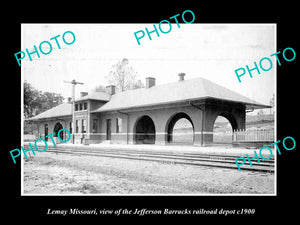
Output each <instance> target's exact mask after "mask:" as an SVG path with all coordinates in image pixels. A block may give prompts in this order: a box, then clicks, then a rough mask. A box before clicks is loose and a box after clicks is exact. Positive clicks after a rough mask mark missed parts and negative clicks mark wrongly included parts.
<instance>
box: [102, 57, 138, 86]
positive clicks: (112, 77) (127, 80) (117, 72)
mask: <svg viewBox="0 0 300 225" xmlns="http://www.w3.org/2000/svg"><path fill="white" fill-rule="evenodd" d="M136 74H137V72H136V71H135V70H134V69H133V67H132V66H130V65H129V61H128V59H126V58H123V59H122V60H121V61H119V62H118V63H117V64H116V65H113V66H112V67H111V71H110V72H109V75H108V76H106V77H105V78H106V79H107V80H108V82H109V84H113V85H116V88H117V91H126V90H130V89H137V88H141V87H143V86H144V85H143V84H142V82H141V81H140V80H138V81H136Z"/></svg>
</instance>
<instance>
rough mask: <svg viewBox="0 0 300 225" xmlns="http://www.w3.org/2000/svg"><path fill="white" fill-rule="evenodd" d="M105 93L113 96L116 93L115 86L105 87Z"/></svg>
mask: <svg viewBox="0 0 300 225" xmlns="http://www.w3.org/2000/svg"><path fill="white" fill-rule="evenodd" d="M106 93H107V94H110V95H114V94H115V93H116V86H115V85H108V86H106Z"/></svg>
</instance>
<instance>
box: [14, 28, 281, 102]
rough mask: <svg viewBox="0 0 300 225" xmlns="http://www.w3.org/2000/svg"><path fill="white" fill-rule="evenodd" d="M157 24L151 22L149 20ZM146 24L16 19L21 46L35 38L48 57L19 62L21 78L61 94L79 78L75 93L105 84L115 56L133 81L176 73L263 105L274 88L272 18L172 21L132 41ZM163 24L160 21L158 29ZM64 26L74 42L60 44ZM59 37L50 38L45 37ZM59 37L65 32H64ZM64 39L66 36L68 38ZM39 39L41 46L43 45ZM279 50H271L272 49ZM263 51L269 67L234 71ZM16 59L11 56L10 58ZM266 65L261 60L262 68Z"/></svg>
mask: <svg viewBox="0 0 300 225" xmlns="http://www.w3.org/2000/svg"><path fill="white" fill-rule="evenodd" d="M156 26H157V27H158V24H156ZM145 27H147V28H148V30H150V31H151V30H153V24H150V23H149V24H142V23H139V24H112V23H111V24H22V26H21V35H22V37H21V49H20V51H24V52H25V49H28V51H29V52H32V51H33V45H35V46H36V47H37V48H38V46H39V44H40V43H41V42H42V41H49V42H50V43H51V44H52V47H53V50H52V52H51V53H50V54H48V55H43V54H41V53H40V58H38V57H37V56H36V54H33V55H32V58H33V61H30V60H29V58H28V56H26V58H25V59H23V60H22V62H21V63H22V66H21V74H22V80H23V81H24V80H26V81H28V82H29V83H31V84H32V85H33V86H34V87H35V88H36V89H38V90H41V91H43V92H45V91H49V92H56V93H61V94H62V95H63V96H64V97H65V99H66V98H67V97H70V96H71V90H72V89H71V85H70V84H67V83H65V82H64V81H71V80H73V79H75V80H76V81H79V82H83V83H84V85H77V86H76V96H77V97H78V96H79V93H80V92H81V91H88V92H89V91H91V90H92V89H93V88H95V87H96V86H98V85H103V86H106V85H108V83H107V80H106V79H105V76H107V75H108V74H109V71H110V69H111V66H112V65H115V64H116V63H117V62H118V61H120V60H122V59H123V58H127V59H128V60H129V65H131V66H132V67H133V68H134V69H135V71H136V72H137V79H140V80H141V81H143V82H145V78H146V77H149V76H150V77H155V78H156V85H159V84H164V83H171V82H176V81H178V74H179V73H181V72H183V73H185V74H186V76H185V79H191V78H196V77H203V78H205V79H208V80H210V81H212V82H215V83H217V84H219V85H221V86H224V87H227V88H229V89H231V90H233V91H236V92H238V93H240V94H242V95H244V96H246V97H249V98H251V99H253V100H255V101H257V102H259V103H263V104H269V101H270V99H271V98H272V95H273V94H275V92H276V90H275V82H276V66H277V65H276V59H275V58H274V57H270V55H271V54H273V53H275V52H277V50H276V24H200V23H197V24H194V23H192V24H184V23H183V22H182V23H180V28H178V27H177V25H176V23H172V29H171V31H170V32H169V33H167V34H163V33H161V32H159V35H160V36H159V37H158V36H157V35H156V33H155V32H154V33H152V34H151V37H152V40H149V38H148V37H147V34H146V35H145V37H144V38H142V39H140V42H141V44H140V45H138V43H137V41H136V39H135V36H134V32H137V31H139V30H143V31H144V32H145V33H146V31H145ZM162 29H163V30H168V27H162ZM66 31H72V32H73V33H74V34H75V37H76V40H75V42H74V43H73V44H71V45H66V44H65V43H64V42H63V40H62V39H61V38H62V35H63V34H64V33H65V32H66ZM57 35H60V37H58V38H57V40H58V41H59V43H60V46H61V49H58V48H57V45H56V43H55V40H51V41H50V38H52V37H55V36H57ZM65 37H66V39H67V41H69V39H70V40H71V39H72V38H71V36H69V35H66V36H65ZM68 38H69V39H68ZM46 45H47V44H44V45H43V49H44V51H46ZM278 51H279V50H278ZM263 57H269V58H270V59H271V60H272V62H273V67H272V69H271V70H269V71H262V70H261V74H260V75H259V74H257V72H256V71H253V72H252V73H253V77H252V78H250V76H249V74H248V73H247V74H245V75H244V76H243V77H241V80H242V82H241V83H240V82H239V81H238V79H237V77H236V75H235V70H236V69H238V68H241V67H244V68H245V67H246V65H249V68H253V67H254V62H257V64H258V63H259V61H260V59H261V58H263ZM16 63H17V62H16ZM265 67H267V65H266V66H265Z"/></svg>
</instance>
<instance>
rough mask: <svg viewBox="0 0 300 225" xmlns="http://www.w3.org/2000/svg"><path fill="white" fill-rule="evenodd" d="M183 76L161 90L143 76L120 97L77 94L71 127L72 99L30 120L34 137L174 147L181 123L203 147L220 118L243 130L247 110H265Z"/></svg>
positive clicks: (206, 82) (112, 89)
mask: <svg viewBox="0 0 300 225" xmlns="http://www.w3.org/2000/svg"><path fill="white" fill-rule="evenodd" d="M184 76H185V74H184V73H180V74H179V81H177V82H173V83H168V84H163V85H155V78H153V77H147V78H146V86H145V88H140V89H135V90H128V91H124V92H118V93H116V92H115V86H113V85H111V86H107V87H106V92H92V93H87V92H81V93H80V94H81V95H80V97H79V98H78V99H75V126H74V127H73V126H72V101H71V100H70V99H69V102H65V103H62V104H60V105H58V106H56V107H54V108H52V109H49V110H47V111H45V112H43V113H41V114H39V115H37V116H34V117H32V118H30V119H28V121H32V122H34V123H36V124H37V127H38V132H37V133H38V134H37V135H38V136H39V137H41V138H45V139H46V140H47V141H51V139H50V137H48V138H47V137H46V136H47V135H48V134H51V133H53V132H55V133H57V132H58V131H59V130H60V129H61V128H67V129H68V130H69V131H70V132H71V133H73V132H74V143H82V144H92V143H101V142H104V141H107V142H111V143H122V144H158V145H165V144H168V143H174V142H176V141H175V139H176V138H177V137H176V129H175V127H176V123H177V122H178V121H179V120H181V119H185V121H187V122H188V123H189V124H190V127H191V129H190V130H189V131H186V132H189V133H190V137H191V138H190V139H189V140H188V141H187V142H188V143H189V144H194V145H201V146H206V145H209V144H211V143H212V142H213V127H214V123H215V120H216V118H217V117H218V116H223V117H225V118H226V119H227V120H228V121H229V122H230V124H231V127H232V130H244V129H245V120H246V111H247V110H252V109H261V108H269V106H267V105H263V104H260V103H258V102H256V101H253V100H251V99H249V98H247V97H244V96H242V95H240V94H238V93H236V92H234V91H231V90H229V89H227V88H225V87H222V86H220V85H218V84H215V83H213V82H211V81H209V80H206V79H204V78H200V77H199V78H194V79H184ZM73 129H74V130H73ZM60 134H61V138H62V139H64V138H66V137H64V136H65V135H66V134H64V133H63V132H61V133H60Z"/></svg>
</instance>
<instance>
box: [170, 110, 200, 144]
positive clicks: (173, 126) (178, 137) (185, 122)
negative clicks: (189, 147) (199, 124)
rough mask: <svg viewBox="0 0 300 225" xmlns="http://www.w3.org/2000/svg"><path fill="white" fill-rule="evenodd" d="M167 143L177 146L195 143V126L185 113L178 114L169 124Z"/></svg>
mask: <svg viewBox="0 0 300 225" xmlns="http://www.w3.org/2000/svg"><path fill="white" fill-rule="evenodd" d="M167 142H168V143H175V144H193V143H194V125H193V122H192V120H191V118H190V117H189V116H188V115H187V114H185V113H177V114H175V115H174V116H172V118H171V119H170V120H169V122H168V124H167Z"/></svg>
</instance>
